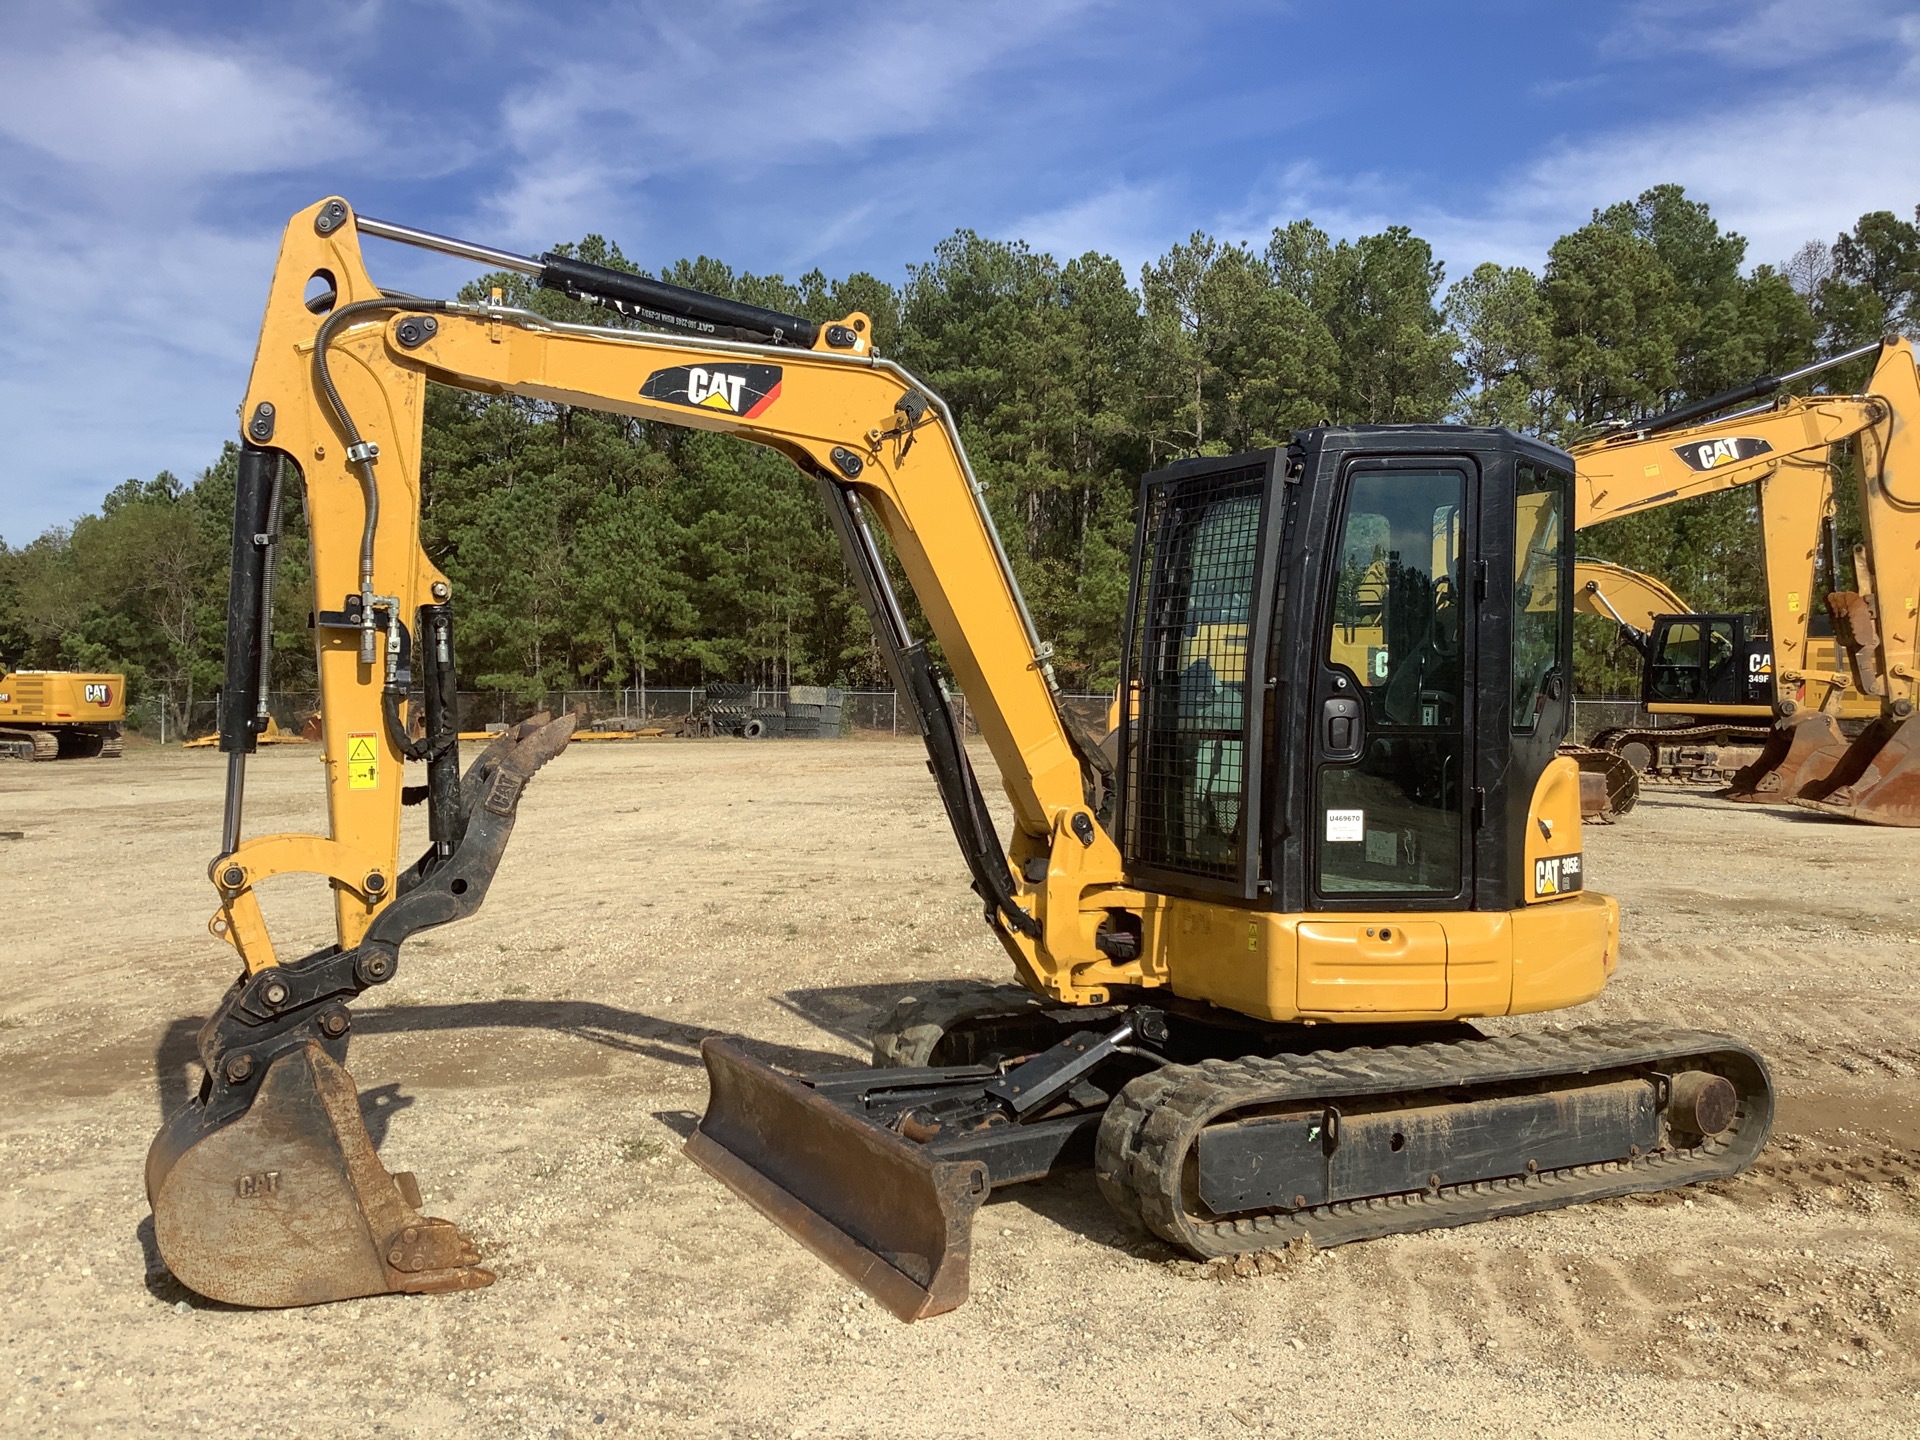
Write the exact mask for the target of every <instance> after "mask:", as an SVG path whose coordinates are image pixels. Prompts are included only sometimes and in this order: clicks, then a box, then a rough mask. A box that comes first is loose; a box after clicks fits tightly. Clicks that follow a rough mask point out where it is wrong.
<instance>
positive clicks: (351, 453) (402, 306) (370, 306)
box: [313, 296, 447, 596]
mask: <svg viewBox="0 0 1920 1440" xmlns="http://www.w3.org/2000/svg"><path fill="white" fill-rule="evenodd" d="M446 308H447V302H446V301H444V300H395V299H390V298H388V297H386V296H382V297H381V298H379V299H378V300H356V301H354V302H353V303H352V304H350V305H341V306H338V307H337V308H335V309H334V310H333V312H332V313H331V314H329V315H328V316H327V318H326V319H325V320H322V321H321V322H320V328H319V330H318V331H316V332H315V334H314V337H313V378H314V380H315V381H316V382H317V383H318V384H319V387H320V393H321V394H322V395H324V396H326V399H327V408H328V409H330V410H331V411H333V417H334V419H336V420H337V421H339V422H340V429H341V430H342V432H344V433H345V435H346V437H347V460H348V462H349V463H350V464H352V465H353V466H354V469H355V471H356V473H357V474H358V475H359V477H360V490H361V493H362V494H363V495H365V496H366V502H367V519H366V524H365V525H364V526H363V527H362V528H361V531H360V592H361V594H362V595H363V596H365V595H370V594H371V593H372V592H373V537H374V534H375V532H376V531H377V530H378V529H379V526H380V482H379V481H378V480H377V479H375V478H374V473H373V462H374V459H375V455H376V452H375V451H374V450H373V448H372V447H371V446H369V445H368V444H367V443H366V441H364V440H362V439H361V438H360V427H359V426H357V425H355V424H354V423H353V416H352V415H350V414H349V413H348V412H347V407H346V402H344V401H343V400H341V398H340V391H339V389H338V388H337V387H336V386H335V385H334V383H333V373H332V371H331V370H330V368H329V367H328V365H327V347H328V346H329V345H331V344H332V343H333V335H334V331H335V330H337V329H338V328H339V327H340V326H341V325H343V324H345V323H346V322H347V321H349V320H352V319H355V318H357V317H359V316H361V315H366V314H370V313H371V312H373V311H375V310H388V311H395V312H413V313H416V314H425V313H432V312H444V311H445V310H446Z"/></svg>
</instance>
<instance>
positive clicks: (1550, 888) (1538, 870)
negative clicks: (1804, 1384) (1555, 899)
mask: <svg viewBox="0 0 1920 1440" xmlns="http://www.w3.org/2000/svg"><path fill="white" fill-rule="evenodd" d="M1580 868H1581V867H1580V857H1579V856H1578V855H1549V856H1547V857H1546V858H1545V859H1542V860H1536V861H1534V862H1533V895H1534V898H1535V899H1536V900H1537V899H1539V898H1540V897H1541V896H1543V895H1570V894H1572V893H1573V892H1574V891H1575V890H1578V889H1580V888H1581V878H1580Z"/></svg>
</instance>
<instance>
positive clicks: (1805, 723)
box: [1727, 710, 1847, 802]
mask: <svg viewBox="0 0 1920 1440" xmlns="http://www.w3.org/2000/svg"><path fill="white" fill-rule="evenodd" d="M1846 750H1847V737H1846V736H1844V735H1842V734H1841V733H1840V726H1839V723H1838V722H1837V721H1836V720H1835V719H1834V718H1833V717H1832V716H1831V715H1828V714H1825V713H1824V712H1822V711H1818V710H1813V711H1803V712H1801V713H1800V714H1798V715H1795V716H1794V717H1793V718H1792V719H1790V720H1783V721H1781V722H1779V723H1778V724H1776V725H1775V726H1774V727H1773V730H1772V731H1771V732H1770V733H1769V734H1768V736H1767V743H1766V745H1765V746H1764V747H1762V749H1761V751H1760V755H1759V757H1758V758H1757V759H1756V760H1755V761H1754V762H1753V763H1752V764H1751V765H1748V766H1745V767H1744V768H1742V769H1740V770H1738V771H1736V772H1734V776H1733V783H1732V785H1731V786H1730V787H1729V788H1728V790H1727V798H1728V799H1729V800H1746V801H1754V802H1766V801H1780V800H1793V799H1797V798H1798V797H1799V796H1800V795H1801V793H1802V792H1803V791H1805V790H1806V788H1807V787H1808V786H1810V785H1817V784H1818V783H1819V782H1820V781H1822V780H1824V779H1825V778H1826V777H1827V775H1828V773H1829V772H1830V771H1832V769H1833V768H1834V766H1835V765H1837V764H1838V763H1839V762H1840V758H1841V756H1842V755H1844V754H1845V753H1846Z"/></svg>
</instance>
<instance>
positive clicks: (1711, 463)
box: [1673, 435, 1773, 470]
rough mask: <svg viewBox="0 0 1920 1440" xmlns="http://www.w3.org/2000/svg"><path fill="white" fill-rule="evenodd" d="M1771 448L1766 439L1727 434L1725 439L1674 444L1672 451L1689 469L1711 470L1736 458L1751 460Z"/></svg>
mask: <svg viewBox="0 0 1920 1440" xmlns="http://www.w3.org/2000/svg"><path fill="white" fill-rule="evenodd" d="M1772 449H1773V446H1771V445H1769V444H1768V443H1767V442H1766V441H1764V440H1761V439H1758V438H1757V437H1755V436H1751V435H1740V436H1729V437H1728V438H1726V439H1725V440H1696V441H1695V442H1694V443H1693V444H1691V445H1676V446H1674V447H1673V453H1674V454H1676V455H1678V456H1679V457H1680V458H1681V459H1682V460H1684V461H1686V462H1687V468H1688V469H1689V470H1712V469H1715V468H1716V467H1718V466H1721V465H1731V464H1733V463H1734V462H1735V461H1736V460H1751V459H1753V457H1754V456H1756V455H1765V454H1767V453H1769V452H1770V451H1771V450H1772Z"/></svg>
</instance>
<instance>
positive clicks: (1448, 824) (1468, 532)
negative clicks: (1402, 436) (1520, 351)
mask: <svg viewBox="0 0 1920 1440" xmlns="http://www.w3.org/2000/svg"><path fill="white" fill-rule="evenodd" d="M1477 485H1478V475H1477V469H1476V467H1475V465H1474V464H1473V462H1472V461H1470V460H1468V459H1465V458H1460V457H1450V456H1409V457H1406V458H1397V457H1363V458H1358V459H1354V460H1352V461H1350V462H1349V463H1348V464H1347V465H1346V466H1345V468H1344V471H1343V473H1342V475H1341V489H1342V499H1341V505H1340V510H1339V519H1338V521H1337V523H1336V526H1335V528H1334V531H1333V535H1334V539H1333V545H1332V547H1331V549H1330V550H1329V553H1328V556H1327V565H1326V569H1327V578H1326V583H1325V586H1324V594H1323V595H1322V597H1321V611H1320V613H1321V622H1320V626H1319V636H1318V646H1319V656H1318V659H1319V663H1318V666H1317V673H1316V693H1315V695H1314V697H1313V701H1312V704H1311V707H1310V710H1309V714H1310V715H1311V717H1312V723H1313V727H1314V737H1313V751H1314V764H1313V775H1312V780H1311V784H1310V791H1309V796H1310V808H1309V813H1308V821H1309V827H1310V833H1309V837H1308V839H1309V844H1308V857H1309V860H1308V868H1309V872H1310V873H1309V879H1310V884H1309V887H1308V889H1309V902H1308V903H1309V906H1310V908H1313V909H1317V910H1362V909H1365V910H1383V909H1391V910H1404V909H1409V908H1413V909H1450V908H1462V906H1463V903H1464V902H1465V900H1466V897H1467V896H1468V894H1469V893H1470V891H1471V889H1472V883H1473V876H1472V854H1473V851H1472V846H1471V844H1470V843H1469V824H1470V821H1471V819H1472V816H1471V814H1470V803H1471V797H1472V795H1473V793H1474V791H1473V787H1474V780H1473V773H1474V772H1473V755H1474V738H1475V737H1474V732H1475V721H1474V715H1473V705H1472V703H1471V697H1472V695H1473V679H1474V666H1475V659H1476V657H1475V649H1476V644H1475V626H1474V625H1473V624H1472V623H1470V622H1469V618H1468V617H1469V604H1470V597H1469V595H1468V592H1467V577H1468V575H1469V574H1470V573H1471V567H1472V564H1473V560H1474V556H1473V554H1472V531H1473V526H1472V525H1471V523H1470V518H1469V517H1471V516H1472V515H1473V513H1474V511H1473V508H1472V507H1473V506H1474V505H1475V504H1476V503H1477V494H1476V491H1477ZM1302 961H1303V965H1304V964H1305V962H1306V957H1304V956H1303V957H1302ZM1445 964H1446V960H1445V953H1444V946H1442V947H1441V948H1440V950H1439V952H1438V953H1437V954H1433V955H1431V956H1429V957H1428V960H1427V962H1426V967H1427V968H1428V969H1430V970H1431V971H1432V975H1431V977H1430V979H1431V980H1432V981H1434V982H1437V983H1438V984H1439V986H1440V1003H1441V1004H1444V984H1445V978H1444V977H1445ZM1429 988H1430V987H1429ZM1421 1008H1428V1007H1421ZM1431 1008H1439V1006H1438V1005H1435V1006H1433V1007H1431Z"/></svg>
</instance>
